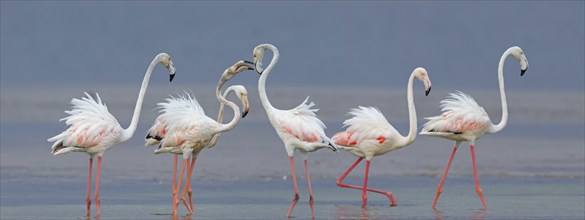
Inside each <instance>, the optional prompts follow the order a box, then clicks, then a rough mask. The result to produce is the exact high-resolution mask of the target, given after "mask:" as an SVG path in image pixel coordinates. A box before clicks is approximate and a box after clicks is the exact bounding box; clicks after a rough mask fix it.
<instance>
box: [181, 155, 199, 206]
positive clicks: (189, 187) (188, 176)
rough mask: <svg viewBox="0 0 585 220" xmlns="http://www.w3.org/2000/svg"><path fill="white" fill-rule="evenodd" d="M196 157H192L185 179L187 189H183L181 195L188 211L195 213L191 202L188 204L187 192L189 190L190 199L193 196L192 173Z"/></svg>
mask: <svg viewBox="0 0 585 220" xmlns="http://www.w3.org/2000/svg"><path fill="white" fill-rule="evenodd" d="M195 159H197V157H193V158H192V159H191V164H190V165H189V169H188V170H187V179H186V180H185V189H184V190H183V195H182V196H181V201H183V204H184V205H185V207H186V208H187V211H189V214H193V209H192V208H191V206H189V204H187V200H186V198H185V194H186V193H187V192H189V199H190V198H191V174H193V167H194V166H195Z"/></svg>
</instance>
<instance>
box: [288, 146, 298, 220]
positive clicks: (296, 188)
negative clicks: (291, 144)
mask: <svg viewBox="0 0 585 220" xmlns="http://www.w3.org/2000/svg"><path fill="white" fill-rule="evenodd" d="M289 160H290V167H291V169H292V178H293V184H294V186H295V198H294V199H293V201H292V203H291V204H290V208H288V213H287V214H286V217H287V218H290V214H291V213H292V211H293V208H294V207H295V205H296V204H297V202H298V201H299V199H300V197H299V188H298V187H297V174H296V173H295V161H294V159H293V157H292V156H290V157H289Z"/></svg>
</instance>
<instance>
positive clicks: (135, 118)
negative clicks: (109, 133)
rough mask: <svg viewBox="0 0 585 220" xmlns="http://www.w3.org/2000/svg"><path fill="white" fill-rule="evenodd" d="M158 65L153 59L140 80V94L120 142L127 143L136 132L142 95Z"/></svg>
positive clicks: (142, 99)
mask: <svg viewBox="0 0 585 220" xmlns="http://www.w3.org/2000/svg"><path fill="white" fill-rule="evenodd" d="M157 63H158V59H157V58H155V59H154V60H152V62H150V65H149V66H148V69H146V74H144V79H143V80H142V85H141V86H140V92H139V93H138V100H136V106H135V107H134V115H132V121H131V122H130V126H128V128H126V129H125V130H124V132H123V134H122V138H121V142H124V141H127V140H128V139H130V138H131V137H132V135H134V132H135V131H136V126H137V125H138V119H139V118H140V111H141V110H142V102H143V101H144V94H145V93H146V88H147V87H148V81H149V80H150V75H151V74H152V71H153V70H154V67H155V66H156V64H157Z"/></svg>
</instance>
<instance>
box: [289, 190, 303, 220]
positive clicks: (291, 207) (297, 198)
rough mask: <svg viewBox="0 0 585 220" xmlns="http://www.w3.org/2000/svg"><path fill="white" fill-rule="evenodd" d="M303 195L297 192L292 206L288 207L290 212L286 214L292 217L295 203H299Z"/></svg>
mask: <svg viewBox="0 0 585 220" xmlns="http://www.w3.org/2000/svg"><path fill="white" fill-rule="evenodd" d="M300 198H301V197H300V196H299V194H298V193H295V198H294V199H293V200H292V203H291V204H290V208H288V213H287V214H286V217H287V218H290V214H292V211H293V209H294V208H295V205H297V202H298V201H299V199H300Z"/></svg>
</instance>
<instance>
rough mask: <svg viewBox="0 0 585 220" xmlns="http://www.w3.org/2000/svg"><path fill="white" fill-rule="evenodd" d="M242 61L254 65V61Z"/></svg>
mask: <svg viewBox="0 0 585 220" xmlns="http://www.w3.org/2000/svg"><path fill="white" fill-rule="evenodd" d="M244 63H247V64H250V65H254V62H252V61H247V60H244Z"/></svg>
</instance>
